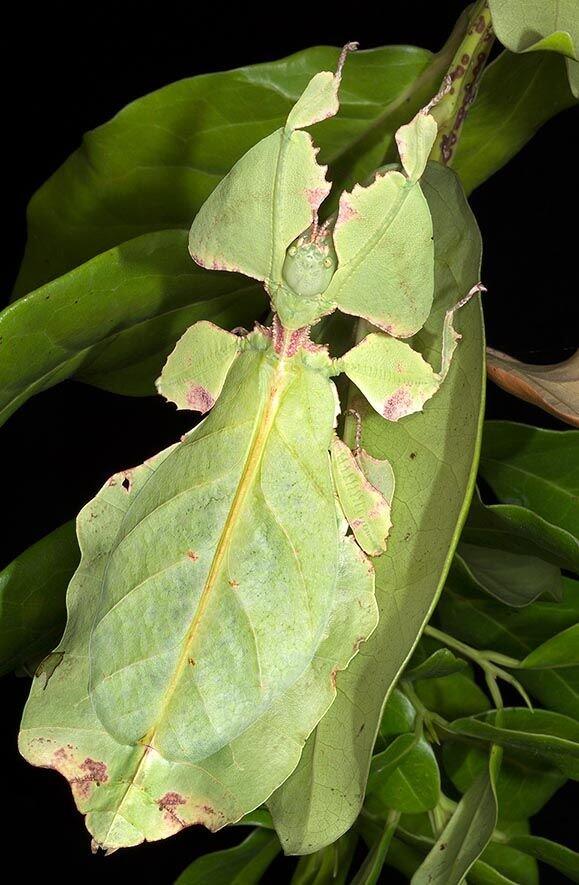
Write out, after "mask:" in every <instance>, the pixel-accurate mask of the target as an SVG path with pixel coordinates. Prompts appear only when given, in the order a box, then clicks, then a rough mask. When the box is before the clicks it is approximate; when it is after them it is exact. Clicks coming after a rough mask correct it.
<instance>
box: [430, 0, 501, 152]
mask: <svg viewBox="0 0 579 885" xmlns="http://www.w3.org/2000/svg"><path fill="white" fill-rule="evenodd" d="M493 41H494V33H493V27H492V20H491V13H490V10H489V6H488V2H487V0H478V2H477V3H475V4H474V6H473V8H472V11H471V12H470V15H469V20H468V25H467V28H466V33H465V36H464V38H463V40H462V42H461V44H460V46H459V47H458V49H457V50H456V52H455V55H454V58H453V59H452V63H451V65H450V67H449V69H448V73H447V76H448V77H449V78H450V80H451V82H452V86H451V88H450V90H449V92H448V94H447V95H445V96H444V98H442V99H441V101H440V102H439V103H438V105H437V106H436V107H435V108H434V109H433V111H432V115H433V117H434V118H435V120H436V122H437V123H438V135H437V137H436V141H435V143H434V147H433V149H432V152H431V154H430V159H431V160H436V161H437V162H439V163H442V164H443V165H445V166H448V165H450V164H451V163H452V160H453V157H454V154H455V151H456V147H457V145H458V139H459V137H460V132H461V129H462V125H463V123H464V121H465V119H466V115H467V113H468V110H469V108H470V106H471V105H472V103H473V102H474V100H475V98H476V93H477V89H478V83H479V80H480V77H481V74H482V72H483V69H484V66H485V64H486V62H487V59H488V56H489V53H490V51H491V48H492V45H493Z"/></svg>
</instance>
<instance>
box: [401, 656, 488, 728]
mask: <svg viewBox="0 0 579 885" xmlns="http://www.w3.org/2000/svg"><path fill="white" fill-rule="evenodd" d="M414 689H415V691H416V694H417V695H418V697H419V698H420V700H421V701H422V703H423V704H424V705H425V707H426V708H427V709H428V710H433V711H434V712H436V713H439V714H440V715H441V716H442V717H443V718H444V719H449V720H450V719H458V717H459V716H473V715H474V714H475V713H482V712H483V711H484V710H488V708H489V706H490V703H489V699H488V698H487V696H486V694H485V693H484V691H483V690H482V689H481V688H479V687H478V685H477V684H476V682H475V681H474V678H473V675H472V670H471V669H470V668H469V671H468V675H467V674H466V673H454V674H453V675H452V676H442V677H440V678H439V679H428V680H425V681H424V682H423V681H419V682H416V683H415V685H414Z"/></svg>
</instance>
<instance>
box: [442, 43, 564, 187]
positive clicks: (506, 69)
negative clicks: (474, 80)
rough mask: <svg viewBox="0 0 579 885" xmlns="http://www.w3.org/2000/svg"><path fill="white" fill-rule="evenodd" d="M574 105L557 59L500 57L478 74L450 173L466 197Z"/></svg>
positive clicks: (547, 56)
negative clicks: (553, 118) (456, 178)
mask: <svg viewBox="0 0 579 885" xmlns="http://www.w3.org/2000/svg"><path fill="white" fill-rule="evenodd" d="M573 104H575V99H574V98H573V95H572V93H571V90H570V89H569V84H568V82H567V75H566V71H565V62H564V60H563V59H562V58H559V57H557V56H556V55H554V54H552V53H549V52H545V53H542V52H541V53H536V54H535V53H532V54H531V55H515V54H513V53H512V52H503V53H501V55H499V57H498V58H497V59H496V61H494V62H493V63H492V64H491V65H489V67H488V68H487V69H486V70H485V71H484V72H483V76H482V80H481V83H480V86H479V89H478V93H477V97H476V101H475V103H474V105H473V106H472V108H470V110H469V112H468V115H467V118H466V121H465V123H464V126H463V130H462V133H461V136H460V140H459V143H458V148H457V151H456V155H455V158H454V160H453V168H454V169H455V170H456V172H457V173H458V174H459V175H460V179H461V181H462V183H463V185H464V188H465V190H466V192H467V194H468V193H471V191H473V190H474V189H475V188H476V187H478V186H479V185H480V184H482V183H483V182H484V181H486V179H487V178H490V176H491V175H493V174H494V173H495V172H497V171H498V170H499V169H501V168H502V167H503V166H504V165H505V164H506V163H508V162H509V160H510V159H511V158H512V157H514V156H515V154H517V153H518V152H519V151H520V150H521V148H523V147H524V146H525V144H526V143H527V142H528V141H529V140H530V139H531V138H532V137H533V135H534V134H535V132H536V131H537V129H539V128H540V127H541V126H542V125H543V123H546V122H547V120H550V119H551V117H554V116H555V115H556V114H558V113H560V112H561V111H563V110H565V108H568V107H571V106H572V105H573Z"/></svg>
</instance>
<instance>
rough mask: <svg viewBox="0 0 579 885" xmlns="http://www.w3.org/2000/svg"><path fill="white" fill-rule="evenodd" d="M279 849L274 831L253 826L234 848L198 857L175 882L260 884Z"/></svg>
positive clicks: (177, 884)
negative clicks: (252, 829) (250, 831)
mask: <svg viewBox="0 0 579 885" xmlns="http://www.w3.org/2000/svg"><path fill="white" fill-rule="evenodd" d="M280 851H281V846H280V844H279V840H278V838H277V836H276V835H275V833H272V832H271V830H263V829H256V830H254V831H253V832H252V833H250V835H249V836H248V837H247V839H245V840H244V841H243V842H242V843H241V844H240V845H236V846H235V847H234V848H226V849H225V850H224V851H214V852H213V853H211V854H205V855H203V856H202V857H198V858H197V860H194V861H193V863H192V864H190V865H189V866H188V867H187V869H185V870H183V872H182V873H181V875H180V876H179V877H178V879H177V880H176V882H175V885H207V883H208V882H211V885H259V882H261V880H262V876H263V874H264V873H265V872H266V870H267V868H268V867H269V866H270V864H271V863H272V861H273V860H274V858H275V856H276V855H277V854H279V852H280Z"/></svg>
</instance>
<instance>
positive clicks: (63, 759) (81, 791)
mask: <svg viewBox="0 0 579 885" xmlns="http://www.w3.org/2000/svg"><path fill="white" fill-rule="evenodd" d="M73 749H74V748H73V747H72V745H70V744H69V745H67V747H60V748H59V749H58V750H55V751H54V753H53V755H52V760H51V765H50V767H51V768H54V769H56V771H58V772H60V774H62V775H64V777H66V778H67V780H68V781H69V783H70V786H71V787H72V790H73V792H74V793H75V795H76V796H77V797H78V798H79V799H88V798H89V796H90V794H91V792H92V790H93V788H94V787H98V786H100V785H101V784H104V783H106V781H107V780H108V771H107V766H106V764H105V763H104V762H100V761H98V760H97V759H91V757H90V756H87V757H86V758H85V759H84V761H83V762H81V763H80V765H79V764H78V762H77V761H76V759H75V758H74V754H73V753H72V752H71V750H73Z"/></svg>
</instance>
